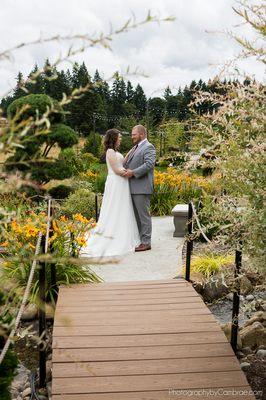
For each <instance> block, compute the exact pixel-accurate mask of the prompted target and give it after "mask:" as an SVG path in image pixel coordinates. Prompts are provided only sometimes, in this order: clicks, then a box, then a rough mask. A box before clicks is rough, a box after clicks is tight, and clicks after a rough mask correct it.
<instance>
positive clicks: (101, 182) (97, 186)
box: [93, 171, 107, 193]
mask: <svg viewBox="0 0 266 400" xmlns="http://www.w3.org/2000/svg"><path fill="white" fill-rule="evenodd" d="M106 177H107V174H106V172H104V171H101V172H99V174H98V175H97V177H96V179H95V181H94V184H93V191H94V192H95V193H103V192H104V188H105V181H106Z"/></svg>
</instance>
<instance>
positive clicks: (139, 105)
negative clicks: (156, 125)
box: [133, 84, 147, 119]
mask: <svg viewBox="0 0 266 400" xmlns="http://www.w3.org/2000/svg"><path fill="white" fill-rule="evenodd" d="M133 103H134V105H135V107H136V109H137V117H138V118H139V119H140V118H143V117H144V116H145V114H146V108H147V98H146V96H145V93H144V90H143V89H142V87H141V86H140V84H137V86H136V89H135V91H134V96H133Z"/></svg>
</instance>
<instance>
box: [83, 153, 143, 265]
mask: <svg viewBox="0 0 266 400" xmlns="http://www.w3.org/2000/svg"><path fill="white" fill-rule="evenodd" d="M123 160H124V157H123V155H122V154H121V153H119V152H117V151H114V150H112V149H108V150H107V153H106V163H107V168H108V175H107V179H106V182H105V189H104V194H103V199H102V205H101V210H100V215H99V220H98V223H97V226H96V228H94V229H93V230H91V231H90V232H88V234H87V237H86V245H85V246H84V247H82V249H81V251H80V257H93V258H95V257H96V258H98V257H100V258H102V257H115V256H122V255H124V254H127V253H130V252H133V251H134V250H135V247H136V246H138V245H139V244H140V237H139V231H138V227H137V222H136V219H135V214H134V209H133V204H132V199H131V194H130V189H129V181H128V179H127V178H123V177H122V176H121V175H120V174H121V173H122V171H123V169H124V168H123Z"/></svg>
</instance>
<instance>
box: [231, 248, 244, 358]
mask: <svg viewBox="0 0 266 400" xmlns="http://www.w3.org/2000/svg"><path fill="white" fill-rule="evenodd" d="M241 264H242V251H241V250H236V254H235V274H234V277H235V282H236V290H235V291H234V295H233V311H232V327H231V346H232V348H233V350H234V352H236V351H237V334H238V315H239V303H240V282H239V274H240V269H241Z"/></svg>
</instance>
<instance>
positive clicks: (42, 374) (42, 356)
mask: <svg viewBox="0 0 266 400" xmlns="http://www.w3.org/2000/svg"><path fill="white" fill-rule="evenodd" d="M41 247H42V251H43V254H44V252H45V236H44V235H43V236H42V241H41ZM45 267H46V265H45V262H43V261H42V262H40V263H39V337H40V338H41V342H40V344H39V387H40V388H44V387H45V384H46V345H45V339H46V313H45V289H46V279H45Z"/></svg>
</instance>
